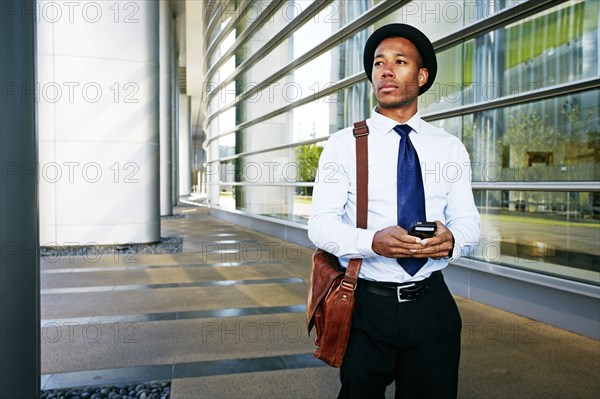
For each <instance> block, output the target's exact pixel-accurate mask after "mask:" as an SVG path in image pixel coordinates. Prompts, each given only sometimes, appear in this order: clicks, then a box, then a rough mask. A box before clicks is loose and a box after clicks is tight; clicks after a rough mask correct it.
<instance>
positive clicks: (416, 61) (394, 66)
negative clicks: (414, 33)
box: [371, 37, 429, 109]
mask: <svg viewBox="0 0 600 399" xmlns="http://www.w3.org/2000/svg"><path fill="white" fill-rule="evenodd" d="M420 65H422V61H421V56H420V54H419V51H418V50H417V48H416V47H415V46H414V44H412V43H411V42H410V41H409V40H408V39H405V38H403V37H390V38H387V39H384V40H382V41H381V43H379V45H378V46H377V49H376V50H375V58H374V60H373V72H372V75H371V79H372V82H373V90H374V92H375V98H376V99H377V102H378V103H379V106H380V107H383V108H387V109H391V108H401V107H404V106H406V105H408V104H411V103H413V102H416V101H417V98H418V97H419V88H420V87H421V86H423V85H424V84H425V83H426V82H427V79H428V77H429V73H428V71H427V69H426V68H422V67H420Z"/></svg>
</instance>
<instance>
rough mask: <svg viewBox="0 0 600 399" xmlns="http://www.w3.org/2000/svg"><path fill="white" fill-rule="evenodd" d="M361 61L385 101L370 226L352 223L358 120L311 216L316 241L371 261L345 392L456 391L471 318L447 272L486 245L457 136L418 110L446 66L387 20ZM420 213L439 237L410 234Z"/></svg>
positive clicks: (378, 126)
mask: <svg viewBox="0 0 600 399" xmlns="http://www.w3.org/2000/svg"><path fill="white" fill-rule="evenodd" d="M363 58H364V67H365V73H366V74H367V77H368V78H369V80H370V81H371V82H372V85H373V91H374V94H375V98H376V99H377V103H378V105H377V107H375V109H374V110H373V112H372V115H371V118H370V119H368V120H367V125H368V127H369V130H370V134H369V136H368V146H369V162H368V175H369V183H368V185H369V189H368V193H369V202H368V226H367V229H358V228H356V227H355V226H356V155H355V138H354V137H353V134H352V129H351V128H347V129H344V130H341V131H339V132H337V133H336V134H334V135H332V136H331V138H330V139H329V141H328V143H327V145H326V146H325V149H324V151H323V153H322V155H321V159H320V161H319V174H318V179H317V184H316V185H315V189H314V192H313V203H312V210H311V216H310V219H309V222H308V234H309V237H310V239H311V240H312V241H313V242H314V243H315V245H317V246H318V247H320V248H322V249H324V250H326V251H329V252H331V253H333V254H335V255H336V256H338V257H339V258H340V263H341V264H342V266H344V267H345V266H346V265H347V263H348V259H350V258H363V260H362V266H361V270H360V279H359V282H358V287H357V291H356V292H357V294H356V296H357V302H356V306H355V310H354V315H353V321H352V330H351V333H350V338H349V341H348V347H347V349H346V353H345V356H344V361H343V364H342V367H341V369H340V378H341V382H342V388H341V391H340V395H339V397H340V398H377V397H379V398H383V397H384V394H385V389H386V387H387V386H388V385H390V384H391V383H392V382H394V381H395V383H396V397H397V398H403V399H404V398H435V399H440V398H454V397H456V394H457V384H458V365H459V357H460V331H461V327H462V322H461V318H460V314H459V312H458V309H457V307H456V303H455V302H454V299H453V298H452V296H451V294H450V292H449V291H448V288H447V286H446V284H445V282H444V279H443V276H442V274H441V272H440V270H441V269H443V268H445V267H446V266H447V264H448V262H452V261H455V260H457V259H458V258H459V257H460V256H462V255H466V254H467V253H468V252H469V251H470V249H471V247H473V246H474V245H476V244H477V243H478V239H479V213H478V212H477V209H476V207H475V204H474V201H473V193H472V190H471V184H470V175H471V170H470V166H469V165H470V164H469V157H468V154H467V152H466V150H465V147H464V145H463V144H462V143H461V142H460V140H458V139H457V138H456V137H455V136H452V135H450V134H449V133H446V132H444V131H442V130H441V129H438V128H436V127H434V126H432V125H430V124H428V123H427V122H425V121H423V120H422V119H421V118H420V116H419V113H418V109H417V104H418V97H419V95H420V94H423V93H424V92H425V91H426V90H427V89H429V87H431V85H432V84H433V81H434V79H435V75H436V72H437V61H436V56H435V52H434V50H433V46H432V45H431V42H430V41H429V39H428V38H427V37H426V36H425V35H424V34H423V33H422V32H420V31H419V30H417V29H415V28H414V27H411V26H409V25H405V24H391V25H386V26H383V27H381V28H379V29H378V30H376V31H375V32H374V33H373V34H372V35H371V36H370V37H369V39H368V40H367V43H366V45H365V51H364V56H363ZM415 151H416V154H415ZM359 167H367V165H359ZM419 167H420V168H419ZM410 168H412V169H413V171H409V170H408V169H410ZM419 193H420V194H419ZM421 221H435V224H436V227H437V229H436V231H435V235H434V236H433V237H431V238H424V239H420V238H417V237H415V236H412V235H409V234H408V233H407V230H408V229H409V227H410V224H412V223H414V222H421Z"/></svg>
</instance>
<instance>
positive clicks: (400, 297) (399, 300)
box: [396, 284, 416, 303]
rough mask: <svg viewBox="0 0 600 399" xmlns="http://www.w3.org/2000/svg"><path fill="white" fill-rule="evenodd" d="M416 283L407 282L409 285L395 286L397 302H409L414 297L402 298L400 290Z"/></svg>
mask: <svg viewBox="0 0 600 399" xmlns="http://www.w3.org/2000/svg"><path fill="white" fill-rule="evenodd" d="M415 285H416V284H409V285H403V286H401V287H396V294H397V295H398V302H400V303H402V302H410V301H414V299H402V292H401V291H402V290H403V289H404V288H409V287H414V286H415Z"/></svg>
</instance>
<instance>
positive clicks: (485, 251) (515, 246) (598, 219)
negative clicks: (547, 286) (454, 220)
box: [474, 190, 600, 284]
mask: <svg viewBox="0 0 600 399" xmlns="http://www.w3.org/2000/svg"><path fill="white" fill-rule="evenodd" d="M475 200H476V202H477V206H478V208H479V210H480V212H481V225H482V226H481V241H480V245H479V247H477V249H476V250H475V253H474V258H475V259H478V260H483V261H485V262H491V263H498V264H503V265H508V266H512V267H517V268H520V269H527V270H533V271H536V272H540V273H544V274H550V275H555V276H560V277H567V278H570V279H575V280H580V281H584V282H588V283H594V284H598V282H599V281H600V264H599V263H598V259H600V193H598V192H545V191H500V190H497V191H496V190H490V191H485V190H481V191H476V192H475ZM525 231H526V232H527V234H524V233H523V232H525Z"/></svg>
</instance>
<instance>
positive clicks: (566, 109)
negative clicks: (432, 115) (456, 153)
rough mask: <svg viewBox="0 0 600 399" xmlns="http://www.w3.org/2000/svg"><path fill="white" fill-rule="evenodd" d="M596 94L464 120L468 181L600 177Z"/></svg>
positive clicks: (599, 101) (598, 101)
mask: <svg viewBox="0 0 600 399" xmlns="http://www.w3.org/2000/svg"><path fill="white" fill-rule="evenodd" d="M599 115H600V91H598V90H592V91H588V92H583V93H580V94H574V95H570V96H563V97H557V98H552V99H548V100H544V101H537V102H533V103H527V104H519V105H515V106H511V107H505V108H500V109H494V110H489V111H482V112H477V113H475V114H473V115H468V116H466V117H465V119H464V121H463V131H462V140H463V142H464V143H465V146H466V147H467V149H468V150H469V151H470V155H471V162H472V163H473V180H474V181H482V182H498V181H504V182H538V181H596V180H599V179H600V172H599V171H600V158H599V154H600V120H599V118H600V117H599Z"/></svg>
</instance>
